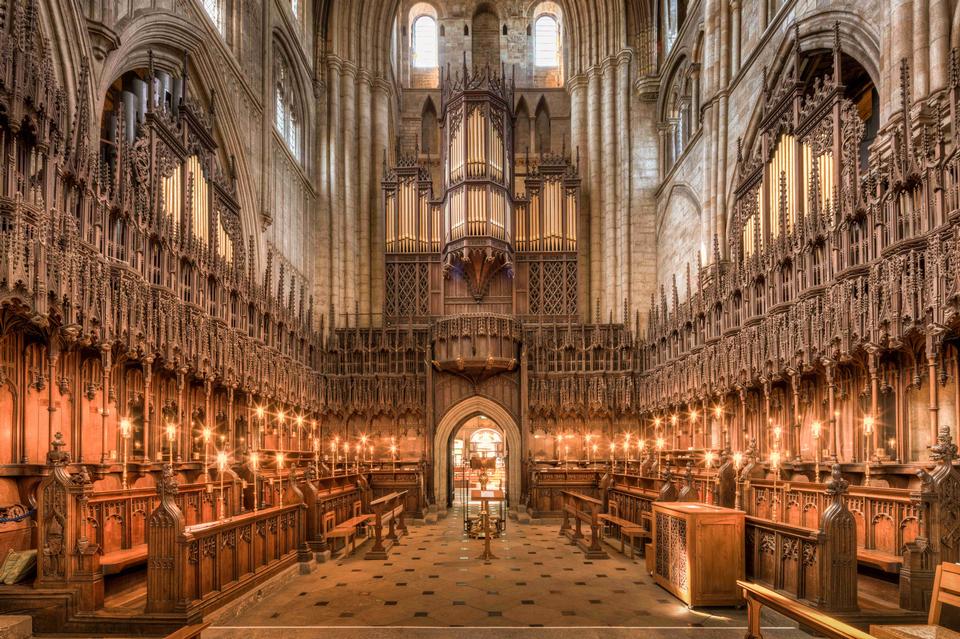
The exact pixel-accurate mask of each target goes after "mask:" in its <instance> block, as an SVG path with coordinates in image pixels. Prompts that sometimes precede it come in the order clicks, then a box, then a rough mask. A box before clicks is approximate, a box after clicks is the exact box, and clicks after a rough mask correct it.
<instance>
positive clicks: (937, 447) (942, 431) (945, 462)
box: [930, 424, 957, 466]
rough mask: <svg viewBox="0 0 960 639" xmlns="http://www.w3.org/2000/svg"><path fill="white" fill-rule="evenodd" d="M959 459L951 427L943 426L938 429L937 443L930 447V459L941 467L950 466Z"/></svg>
mask: <svg viewBox="0 0 960 639" xmlns="http://www.w3.org/2000/svg"><path fill="white" fill-rule="evenodd" d="M956 458H957V445H956V444H955V443H953V437H952V436H951V435H950V427H949V426H948V425H946V424H941V425H940V427H939V428H938V429H937V443H936V444H934V445H933V446H931V447H930V459H932V460H933V461H935V462H937V463H938V464H939V465H941V466H949V465H951V464H952V463H953V460H954V459H956Z"/></svg>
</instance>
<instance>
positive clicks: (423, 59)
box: [410, 15, 440, 69]
mask: <svg viewBox="0 0 960 639" xmlns="http://www.w3.org/2000/svg"><path fill="white" fill-rule="evenodd" d="M410 48H411V51H412V54H413V55H412V56H411V57H412V60H413V66H414V67H416V68H418V69H433V68H435V67H437V66H438V65H439V64H440V61H439V59H438V57H437V49H438V46H437V21H436V20H434V19H433V17H432V16H428V15H421V16H419V17H418V18H417V19H416V20H414V21H413V30H412V36H411V39H410Z"/></svg>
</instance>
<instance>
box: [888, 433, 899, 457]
mask: <svg viewBox="0 0 960 639" xmlns="http://www.w3.org/2000/svg"><path fill="white" fill-rule="evenodd" d="M896 450H897V440H896V439H894V438H893V437H891V438H890V439H888V440H887V455H888V456H889V458H890V461H894V460H896V455H895V452H896Z"/></svg>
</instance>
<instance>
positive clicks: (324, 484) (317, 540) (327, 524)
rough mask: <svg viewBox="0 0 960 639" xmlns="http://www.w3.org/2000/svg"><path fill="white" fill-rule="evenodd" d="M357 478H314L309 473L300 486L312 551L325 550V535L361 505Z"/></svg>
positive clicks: (351, 476)
mask: <svg viewBox="0 0 960 639" xmlns="http://www.w3.org/2000/svg"><path fill="white" fill-rule="evenodd" d="M358 480H359V476H358V475H336V476H327V477H321V478H319V479H316V478H314V476H313V474H312V469H311V470H308V471H307V473H306V474H305V476H304V477H303V479H302V481H301V482H300V483H299V486H300V490H301V492H302V493H303V503H304V505H305V506H306V517H307V521H306V526H307V531H306V539H307V544H308V545H309V546H310V549H311V550H312V551H314V552H324V551H326V550H328V544H327V539H326V534H327V533H328V532H330V531H331V530H333V529H334V528H336V527H337V526H338V525H339V524H341V523H343V522H345V521H347V520H348V519H350V518H351V517H353V516H354V515H355V514H356V513H355V512H354V511H355V510H356V507H357V505H358V504H359V503H360V502H361V494H360V488H359V487H358Z"/></svg>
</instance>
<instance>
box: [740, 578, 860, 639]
mask: <svg viewBox="0 0 960 639" xmlns="http://www.w3.org/2000/svg"><path fill="white" fill-rule="evenodd" d="M737 585H738V586H740V587H741V588H742V589H743V596H744V598H745V599H746V600H747V634H746V635H744V639H763V634H762V632H761V627H760V612H761V610H762V609H763V607H764V606H766V607H767V608H770V609H771V610H774V611H776V612H779V613H780V614H781V615H783V616H784V617H788V618H790V619H793V620H794V621H796V622H797V623H799V624H800V627H801V628H804V629H805V630H807V631H808V632H810V631H812V632H813V633H815V634H816V635H817V636H821V637H830V638H831V639H876V638H875V637H874V636H873V635H868V634H867V633H865V632H863V631H862V630H857V629H856V628H854V627H853V626H848V625H847V624H845V623H843V622H842V621H837V620H836V619H834V618H833V617H829V616H827V615H826V614H824V613H822V612H820V611H819V610H816V609H814V608H811V607H809V606H805V605H803V604H802V603H800V602H798V601H797V600H796V599H791V598H790V597H787V596H786V595H781V594H780V593H779V592H777V591H775V590H771V589H770V588H767V587H765V586H761V585H759V584H754V583H750V582H748V581H737ZM871 632H873V631H872V629H871Z"/></svg>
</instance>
